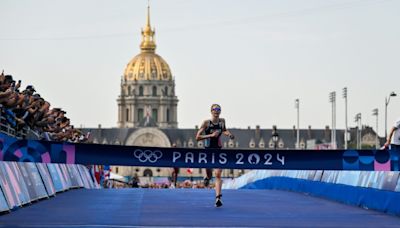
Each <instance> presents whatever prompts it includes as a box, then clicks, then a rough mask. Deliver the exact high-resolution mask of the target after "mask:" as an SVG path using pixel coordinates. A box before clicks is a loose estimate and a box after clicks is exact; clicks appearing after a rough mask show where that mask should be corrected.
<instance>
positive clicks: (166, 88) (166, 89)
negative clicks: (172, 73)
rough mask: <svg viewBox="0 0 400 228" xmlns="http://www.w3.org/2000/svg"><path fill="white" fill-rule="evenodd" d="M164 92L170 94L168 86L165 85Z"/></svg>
mask: <svg viewBox="0 0 400 228" xmlns="http://www.w3.org/2000/svg"><path fill="white" fill-rule="evenodd" d="M164 93H165V96H168V86H165V90H164Z"/></svg>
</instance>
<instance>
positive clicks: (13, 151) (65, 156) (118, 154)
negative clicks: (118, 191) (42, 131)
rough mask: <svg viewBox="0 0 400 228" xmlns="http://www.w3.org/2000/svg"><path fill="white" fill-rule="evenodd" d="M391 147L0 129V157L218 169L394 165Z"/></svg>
mask: <svg viewBox="0 0 400 228" xmlns="http://www.w3.org/2000/svg"><path fill="white" fill-rule="evenodd" d="M399 152H400V151H396V150H266V149H263V150H262V149H222V150H216V149H201V148H161V147H137V146H119V145H103V144H83V143H82V144H74V143H61V142H49V141H37V140H18V139H15V138H13V137H10V136H7V135H4V134H0V161H17V162H38V163H67V164H84V165H88V164H96V165H121V166H153V167H191V168H223V169H284V170H366V171H368V170H369V171H399V166H400V165H399V164H400V162H399V157H400V156H399V155H400V153H399Z"/></svg>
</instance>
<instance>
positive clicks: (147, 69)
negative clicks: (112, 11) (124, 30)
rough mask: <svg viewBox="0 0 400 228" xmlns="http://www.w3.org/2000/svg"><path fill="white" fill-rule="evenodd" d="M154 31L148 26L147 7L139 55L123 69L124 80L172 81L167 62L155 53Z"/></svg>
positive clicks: (148, 13)
mask: <svg viewBox="0 0 400 228" xmlns="http://www.w3.org/2000/svg"><path fill="white" fill-rule="evenodd" d="M154 34H155V31H153V30H152V29H151V26H150V7H147V20H146V26H145V27H144V29H142V42H141V44H140V50H141V53H140V54H138V55H137V56H135V57H133V59H132V60H131V61H130V62H129V63H128V65H127V66H126V68H125V73H124V78H125V80H127V81H133V80H172V74H171V70H170V69H169V66H168V64H167V62H165V60H164V59H163V58H161V56H159V55H157V54H156V53H155V50H156V44H155V41H154Z"/></svg>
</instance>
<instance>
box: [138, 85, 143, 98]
mask: <svg viewBox="0 0 400 228" xmlns="http://www.w3.org/2000/svg"><path fill="white" fill-rule="evenodd" d="M139 96H143V86H139Z"/></svg>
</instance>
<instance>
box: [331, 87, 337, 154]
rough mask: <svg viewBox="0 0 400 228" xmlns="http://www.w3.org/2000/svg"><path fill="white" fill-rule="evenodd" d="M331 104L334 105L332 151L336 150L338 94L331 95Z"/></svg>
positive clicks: (332, 93)
mask: <svg viewBox="0 0 400 228" xmlns="http://www.w3.org/2000/svg"><path fill="white" fill-rule="evenodd" d="M329 102H331V103H332V134H331V144H332V149H336V92H331V93H329Z"/></svg>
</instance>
